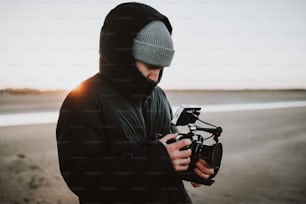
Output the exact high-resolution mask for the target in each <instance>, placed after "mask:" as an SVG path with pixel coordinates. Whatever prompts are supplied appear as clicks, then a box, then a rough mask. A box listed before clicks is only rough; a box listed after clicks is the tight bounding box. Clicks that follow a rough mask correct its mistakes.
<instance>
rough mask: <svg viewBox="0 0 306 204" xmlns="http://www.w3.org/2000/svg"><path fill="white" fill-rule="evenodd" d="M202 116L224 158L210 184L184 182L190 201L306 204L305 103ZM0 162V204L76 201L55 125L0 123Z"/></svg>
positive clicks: (44, 203) (45, 203)
mask: <svg viewBox="0 0 306 204" xmlns="http://www.w3.org/2000/svg"><path fill="white" fill-rule="evenodd" d="M268 95H269V94H268ZM268 95H267V97H268V98H269V96H268ZM297 95H298V94H297ZM176 97H179V95H176ZM278 97H279V98H282V97H283V96H277V97H276V98H278ZM303 97H304V95H303V96H300V98H303ZM174 98H175V95H174ZM220 98H222V97H220ZM263 98H265V97H263ZM284 98H286V97H284ZM223 99H224V98H223ZM286 99H288V97H287V98H286ZM291 99H292V97H289V99H288V100H291ZM236 100H238V99H236ZM240 100H244V99H240ZM292 100H293V99H292ZM294 100H295V99H294ZM270 101H271V100H270ZM275 101H279V100H275ZM56 104H57V103H56ZM203 116H204V117H202V119H204V120H206V121H209V122H211V123H214V124H218V125H220V126H222V127H223V129H224V133H223V135H222V136H221V138H220V140H221V142H222V143H223V145H224V157H223V162H222V166H221V170H220V172H219V174H218V175H217V177H216V182H215V184H213V185H212V186H210V187H207V186H203V187H201V188H193V187H192V186H191V185H190V184H189V183H187V182H186V183H185V185H186V188H187V190H188V192H189V194H190V196H191V198H192V200H193V201H194V203H195V204H196V203H199V204H201V203H219V204H221V203H224V204H225V203H226V204H231V203H256V204H257V203H275V204H279V203H306V171H305V169H306V160H305V156H306V148H305V145H306V133H305V132H306V126H305V121H306V107H302V108H283V109H274V110H256V111H255V110H254V111H237V112H225V113H222V112H220V113H207V114H205V113H204V114H203ZM0 163H1V165H0V203H1V204H11V203H12V204H17V203H40V204H49V203H50V204H51V203H56V204H60V203H62V204H64V203H65V204H66V203H71V204H75V203H78V202H77V197H76V196H74V195H73V193H71V192H70V191H69V189H68V188H67V186H66V184H65V182H64V181H63V179H62V177H61V175H60V173H59V167H58V158H57V149H56V140H55V124H54V123H53V124H43V125H25V126H10V127H1V128H0Z"/></svg>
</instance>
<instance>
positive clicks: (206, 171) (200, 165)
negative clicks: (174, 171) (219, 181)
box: [196, 161, 214, 175]
mask: <svg viewBox="0 0 306 204" xmlns="http://www.w3.org/2000/svg"><path fill="white" fill-rule="evenodd" d="M196 167H197V168H198V169H199V170H200V171H201V172H202V173H204V174H208V175H212V174H214V169H213V168H211V167H207V166H204V165H203V163H202V162H200V161H198V162H197V163H196Z"/></svg>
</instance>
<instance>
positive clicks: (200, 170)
mask: <svg viewBox="0 0 306 204" xmlns="http://www.w3.org/2000/svg"><path fill="white" fill-rule="evenodd" d="M193 171H194V173H195V174H197V175H198V176H200V177H201V178H203V179H208V178H209V177H210V176H211V175H213V174H214V169H213V168H211V167H210V166H209V165H208V164H207V162H206V161H205V160H203V159H200V160H199V161H198V162H197V163H196V168H195V169H194V170H193ZM191 185H192V186H193V187H195V188H198V187H201V186H202V184H199V183H193V182H191Z"/></svg>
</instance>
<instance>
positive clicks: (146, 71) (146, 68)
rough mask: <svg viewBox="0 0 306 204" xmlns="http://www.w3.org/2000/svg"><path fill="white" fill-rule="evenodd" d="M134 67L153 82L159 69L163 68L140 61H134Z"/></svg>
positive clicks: (155, 80)
mask: <svg viewBox="0 0 306 204" xmlns="http://www.w3.org/2000/svg"><path fill="white" fill-rule="evenodd" d="M136 67H137V69H138V71H139V72H140V73H141V74H142V75H143V76H144V77H146V78H147V79H149V80H151V81H154V82H157V81H158V78H159V73H160V70H162V69H163V67H154V66H151V65H147V64H145V63H143V62H140V61H136Z"/></svg>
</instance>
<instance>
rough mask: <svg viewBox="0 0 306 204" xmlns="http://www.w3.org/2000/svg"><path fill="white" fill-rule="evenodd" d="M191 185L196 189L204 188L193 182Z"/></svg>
mask: <svg viewBox="0 0 306 204" xmlns="http://www.w3.org/2000/svg"><path fill="white" fill-rule="evenodd" d="M191 185H192V186H193V187H195V188H199V187H201V186H202V184H200V183H193V182H191Z"/></svg>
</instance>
